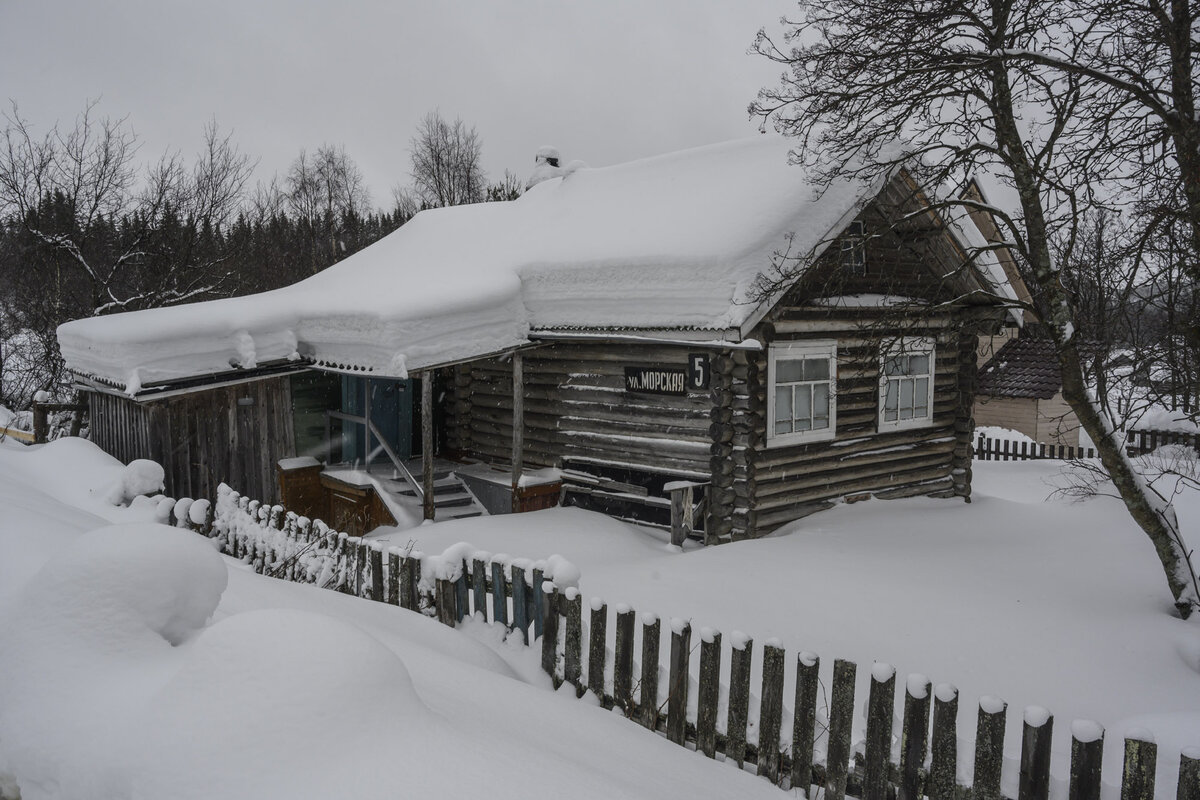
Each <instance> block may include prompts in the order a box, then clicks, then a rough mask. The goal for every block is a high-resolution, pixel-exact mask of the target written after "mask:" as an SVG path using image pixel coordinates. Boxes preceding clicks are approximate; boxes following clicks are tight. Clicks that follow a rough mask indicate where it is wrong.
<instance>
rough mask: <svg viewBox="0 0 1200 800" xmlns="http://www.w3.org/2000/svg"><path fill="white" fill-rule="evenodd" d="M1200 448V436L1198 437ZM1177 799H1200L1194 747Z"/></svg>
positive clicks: (1184, 760)
mask: <svg viewBox="0 0 1200 800" xmlns="http://www.w3.org/2000/svg"><path fill="white" fill-rule="evenodd" d="M1196 446H1197V448H1200V437H1198V438H1197V439H1196ZM1175 800H1200V751H1198V750H1197V749H1196V748H1194V747H1189V748H1188V749H1187V750H1184V751H1183V753H1182V754H1180V756H1179V782H1178V784H1177V786H1176V793H1175Z"/></svg>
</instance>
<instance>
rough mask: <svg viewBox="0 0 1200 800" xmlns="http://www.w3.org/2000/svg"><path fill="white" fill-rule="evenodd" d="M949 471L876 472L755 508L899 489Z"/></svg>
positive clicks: (764, 509)
mask: <svg viewBox="0 0 1200 800" xmlns="http://www.w3.org/2000/svg"><path fill="white" fill-rule="evenodd" d="M950 470H951V467H950V466H949V465H946V466H940V467H931V468H927V469H920V470H914V471H902V472H901V471H897V472H887V473H884V474H882V475H873V476H870V477H864V478H859V479H857V480H852V481H838V482H837V483H827V484H825V485H824V486H822V487H821V488H818V489H812V490H808V491H799V492H794V493H789V494H781V495H775V496H773V497H770V498H766V499H765V500H764V501H760V502H758V503H756V504H755V505H754V510H755V511H757V512H759V513H765V512H768V511H772V510H775V509H778V508H786V507H788V506H791V505H802V504H805V503H811V502H816V501H820V500H835V499H837V498H839V497H844V496H845V495H848V494H855V493H858V492H869V491H877V490H881V489H893V488H896V489H898V488H900V487H901V486H903V485H905V484H916V483H921V482H924V481H928V480H933V479H935V478H945V477H947V476H948V475H949V473H950Z"/></svg>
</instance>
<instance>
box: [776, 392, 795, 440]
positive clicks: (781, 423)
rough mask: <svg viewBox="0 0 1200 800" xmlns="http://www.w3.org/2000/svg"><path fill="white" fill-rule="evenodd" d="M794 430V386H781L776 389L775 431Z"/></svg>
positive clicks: (788, 431)
mask: <svg viewBox="0 0 1200 800" xmlns="http://www.w3.org/2000/svg"><path fill="white" fill-rule="evenodd" d="M791 431H792V387H790V386H779V387H776V389H775V432H776V433H791Z"/></svg>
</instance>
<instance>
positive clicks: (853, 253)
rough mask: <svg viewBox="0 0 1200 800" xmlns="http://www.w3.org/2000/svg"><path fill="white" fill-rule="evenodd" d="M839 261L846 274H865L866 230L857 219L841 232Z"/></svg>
mask: <svg viewBox="0 0 1200 800" xmlns="http://www.w3.org/2000/svg"><path fill="white" fill-rule="evenodd" d="M841 262H842V270H843V271H844V272H846V273H847V274H850V275H865V274H867V245H866V232H865V230H864V228H863V224H862V222H859V221H858V220H855V221H854V222H851V223H850V225H849V227H847V228H846V231H845V233H843V234H842V239H841Z"/></svg>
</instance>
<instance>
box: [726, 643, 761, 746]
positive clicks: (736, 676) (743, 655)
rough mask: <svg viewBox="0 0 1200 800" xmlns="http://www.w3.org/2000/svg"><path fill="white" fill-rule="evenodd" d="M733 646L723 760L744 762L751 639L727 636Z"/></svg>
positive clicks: (752, 646) (748, 706) (748, 707)
mask: <svg viewBox="0 0 1200 800" xmlns="http://www.w3.org/2000/svg"><path fill="white" fill-rule="evenodd" d="M730 639H731V640H732V643H733V652H732V658H731V660H730V662H729V709H728V712H727V717H728V719H727V721H726V723H725V758H726V759H729V760H732V761H735V762H737V765H738V766H739V767H740V766H742V764H744V763H745V762H746V722H747V718H748V717H749V716H750V660H751V657H752V655H753V650H754V640H753V639H751V638H750V637H749V636H747V635H746V634H744V633H742V632H741V631H734V632H733V635H732V636H730Z"/></svg>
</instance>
